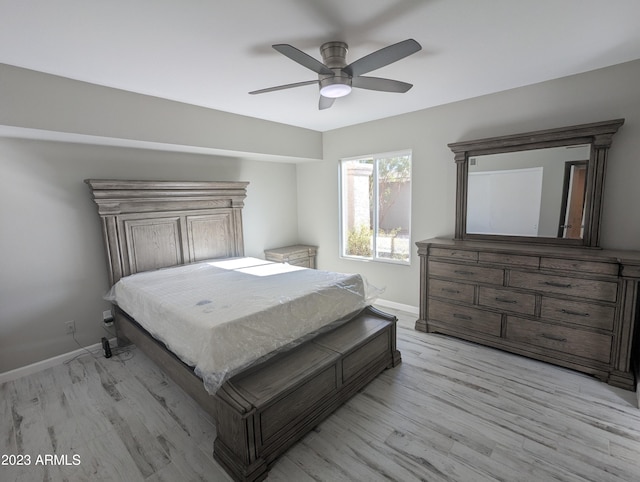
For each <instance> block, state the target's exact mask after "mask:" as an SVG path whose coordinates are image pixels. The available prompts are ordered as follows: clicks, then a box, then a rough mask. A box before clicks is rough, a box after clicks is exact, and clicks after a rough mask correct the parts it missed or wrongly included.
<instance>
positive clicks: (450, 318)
mask: <svg viewBox="0 0 640 482" xmlns="http://www.w3.org/2000/svg"><path fill="white" fill-rule="evenodd" d="M428 316H429V319H430V320H435V321H440V322H444V323H449V324H451V325H455V327H456V329H458V330H471V331H478V332H480V333H485V334H487V335H493V336H500V331H501V325H502V316H501V315H500V314H498V313H491V312H488V311H482V310H478V309H475V308H471V307H467V306H458V305H454V304H451V303H445V302H443V301H439V300H435V299H433V298H429V314H428Z"/></svg>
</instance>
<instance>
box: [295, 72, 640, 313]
mask: <svg viewBox="0 0 640 482" xmlns="http://www.w3.org/2000/svg"><path fill="white" fill-rule="evenodd" d="M620 117H624V118H626V123H625V125H624V126H622V128H621V129H620V131H619V132H618V133H617V134H616V135H615V137H614V141H613V147H612V149H611V151H610V154H609V168H608V171H607V177H606V185H605V195H604V213H603V216H604V220H603V225H602V230H603V233H602V246H603V247H606V248H621V249H634V250H638V249H640V218H638V216H635V215H634V211H633V209H634V208H633V206H638V205H640V189H638V188H637V184H638V181H639V180H640V159H639V158H640V61H635V62H629V63H626V64H621V65H618V66H614V67H610V68H606V69H601V70H597V71H592V72H587V73H585V74H580V75H576V76H571V77H566V78H563V79H558V80H553V81H549V82H544V83H540V84H536V85H531V86H527V87H522V88H518V89H513V90H509V91H505V92H500V93H497V94H492V95H487V96H483V97H478V98H474V99H470V100H466V101H462V102H456V103H452V104H448V105H443V106H439V107H434V108H431V109H426V110H421V111H417V112H413V113H410V114H405V115H402V116H397V117H393V118H387V119H382V120H378V121H374V122H369V123H365V124H360V125H356V126H351V127H347V128H343V129H338V130H334V131H330V132H326V133H325V134H324V136H323V157H324V159H323V161H321V162H315V163H308V164H300V165H298V191H299V192H300V193H304V195H303V196H299V198H298V219H299V223H298V224H299V228H298V229H299V233H300V240H301V241H302V242H309V243H314V244H318V245H319V246H320V249H319V251H318V264H319V266H320V267H321V268H323V269H331V270H336V271H354V272H361V273H363V274H365V275H366V276H367V278H368V280H369V281H370V282H371V283H372V284H374V285H376V286H378V287H386V291H385V293H384V295H383V297H384V298H385V299H387V300H391V301H394V302H397V303H402V304H406V305H411V306H414V307H415V306H417V305H418V288H419V286H418V275H419V266H418V259H417V255H415V249H414V251H413V257H412V261H411V266H399V265H391V264H383V263H374V262H365V261H355V260H348V259H341V258H340V256H339V244H338V243H339V235H338V221H337V216H338V167H337V166H338V160H339V159H341V158H344V157H356V156H361V155H366V154H371V153H375V152H388V151H396V150H402V149H412V150H413V186H412V192H413V194H412V238H413V240H412V241H413V242H415V241H418V240H421V239H426V238H431V237H435V236H443V237H452V236H453V232H454V217H455V195H456V193H455V178H456V171H455V163H454V162H453V154H452V152H451V151H450V150H449V149H448V148H447V143H451V142H457V141H463V140H471V139H478V138H483V137H492V136H500V135H506V134H515V133H518V132H527V131H534V130H539V129H549V128H554V127H562V126H567V125H572V124H582V123H588V122H597V121H602V120H608V119H616V118H620Z"/></svg>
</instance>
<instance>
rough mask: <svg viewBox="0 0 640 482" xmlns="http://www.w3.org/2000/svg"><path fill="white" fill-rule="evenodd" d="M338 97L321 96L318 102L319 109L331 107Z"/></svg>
mask: <svg viewBox="0 0 640 482" xmlns="http://www.w3.org/2000/svg"><path fill="white" fill-rule="evenodd" d="M335 100H336V99H334V98H332V97H325V96H324V95H321V96H320V102H319V103H318V109H320V110H325V109H328V108H329V107H331V106H332V105H333V102H334V101H335Z"/></svg>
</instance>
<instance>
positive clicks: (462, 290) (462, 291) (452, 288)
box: [429, 279, 475, 304]
mask: <svg viewBox="0 0 640 482" xmlns="http://www.w3.org/2000/svg"><path fill="white" fill-rule="evenodd" d="M474 291H475V287H474V285H467V284H464V283H459V282H457V281H444V280H439V279H430V280H429V296H437V297H439V298H447V299H449V300H455V301H463V302H465V303H469V304H473V294H474Z"/></svg>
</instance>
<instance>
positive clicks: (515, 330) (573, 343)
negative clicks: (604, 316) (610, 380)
mask: <svg viewBox="0 0 640 482" xmlns="http://www.w3.org/2000/svg"><path fill="white" fill-rule="evenodd" d="M506 339H507V340H509V341H512V342H516V343H526V344H528V345H534V346H537V347H540V348H545V349H549V350H555V351H558V352H561V353H562V354H571V355H576V356H579V357H582V358H588V359H590V360H595V361H598V362H602V363H609V360H610V358H611V339H612V338H611V336H609V335H602V334H599V333H592V332H589V331H585V330H578V329H576V328H566V327H563V326H557V325H549V324H547V323H541V322H538V321H530V320H524V319H522V318H517V317H507V329H506Z"/></svg>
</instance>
